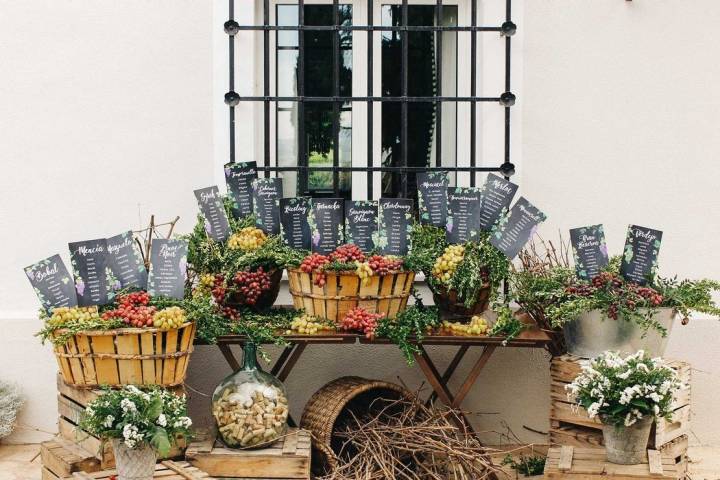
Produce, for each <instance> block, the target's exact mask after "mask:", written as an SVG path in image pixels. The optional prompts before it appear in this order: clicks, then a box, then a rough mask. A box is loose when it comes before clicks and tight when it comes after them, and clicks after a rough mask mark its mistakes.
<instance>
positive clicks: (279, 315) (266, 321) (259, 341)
mask: <svg viewBox="0 0 720 480" xmlns="http://www.w3.org/2000/svg"><path fill="white" fill-rule="evenodd" d="M299 315H302V310H294V309H284V308H274V309H271V310H269V311H268V312H266V313H257V312H254V311H252V310H249V309H246V310H241V311H240V321H239V322H233V323H232V324H231V325H230V333H232V334H235V335H243V336H245V337H247V338H248V341H249V342H252V343H254V344H255V345H257V347H258V353H259V354H260V356H261V357H262V358H263V360H266V361H269V359H270V357H269V356H268V354H267V352H266V351H265V350H264V349H263V348H262V345H263V344H268V343H270V344H274V345H281V346H287V345H288V342H287V340H285V339H284V338H283V336H282V334H283V333H284V332H285V331H286V330H288V329H289V328H290V324H291V323H292V320H293V318H295V317H297V316H299Z"/></svg>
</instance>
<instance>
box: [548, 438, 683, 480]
mask: <svg viewBox="0 0 720 480" xmlns="http://www.w3.org/2000/svg"><path fill="white" fill-rule="evenodd" d="M609 477H610V478H612V479H613V480H643V479H664V480H680V479H683V478H685V471H684V470H681V469H680V468H678V465H677V464H676V463H675V460H674V459H673V458H672V457H670V456H669V455H663V454H662V453H660V452H659V451H657V450H648V459H647V461H646V462H645V463H641V464H639V465H617V464H614V463H610V462H608V461H607V457H606V454H605V449H604V448H576V447H570V446H563V447H553V448H551V449H550V450H549V451H548V456H547V460H546V462H545V478H546V479H562V480H603V479H606V478H609Z"/></svg>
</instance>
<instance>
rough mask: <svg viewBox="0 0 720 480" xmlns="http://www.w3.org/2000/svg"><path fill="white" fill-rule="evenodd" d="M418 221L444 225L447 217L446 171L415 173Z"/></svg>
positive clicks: (438, 225)
mask: <svg viewBox="0 0 720 480" xmlns="http://www.w3.org/2000/svg"><path fill="white" fill-rule="evenodd" d="M417 187H418V212H419V216H420V223H422V224H428V225H434V226H436V227H441V228H443V227H445V222H446V219H447V208H448V207H447V187H448V175H447V172H419V173H418V174H417Z"/></svg>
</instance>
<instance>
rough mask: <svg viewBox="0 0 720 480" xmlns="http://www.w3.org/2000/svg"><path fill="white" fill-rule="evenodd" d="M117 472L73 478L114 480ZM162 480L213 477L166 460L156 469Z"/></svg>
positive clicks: (78, 474) (190, 467)
mask: <svg viewBox="0 0 720 480" xmlns="http://www.w3.org/2000/svg"><path fill="white" fill-rule="evenodd" d="M115 475H117V472H115V470H103V471H101V472H96V473H85V472H78V473H74V474H73V476H72V478H81V479H84V480H111V479H114V477H115ZM154 478H162V480H199V479H201V478H202V479H206V480H210V479H212V478H213V477H211V476H210V475H208V474H207V473H205V472H203V471H202V470H200V469H198V468H196V467H193V466H192V465H190V464H189V463H187V462H173V461H171V460H166V461H164V462H160V463H158V464H157V466H156V467H155V477H154Z"/></svg>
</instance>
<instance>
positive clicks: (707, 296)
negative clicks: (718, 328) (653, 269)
mask: <svg viewBox="0 0 720 480" xmlns="http://www.w3.org/2000/svg"><path fill="white" fill-rule="evenodd" d="M654 287H655V289H656V290H657V291H658V292H660V294H661V295H662V296H663V303H662V305H663V306H664V307H672V308H675V309H676V310H677V311H678V312H679V313H680V315H682V316H683V317H688V316H689V315H690V313H691V312H700V313H705V314H707V315H712V316H713V317H719V318H720V308H718V306H717V305H716V304H715V302H714V301H713V295H712V294H713V292H718V291H720V282H716V281H714V280H707V279H705V280H682V281H678V280H677V277H675V278H661V277H658V278H656V279H655V285H654Z"/></svg>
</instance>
